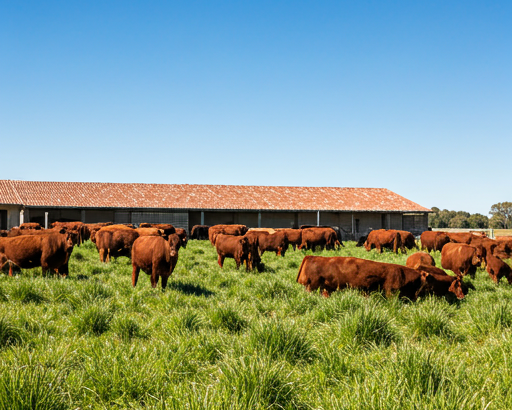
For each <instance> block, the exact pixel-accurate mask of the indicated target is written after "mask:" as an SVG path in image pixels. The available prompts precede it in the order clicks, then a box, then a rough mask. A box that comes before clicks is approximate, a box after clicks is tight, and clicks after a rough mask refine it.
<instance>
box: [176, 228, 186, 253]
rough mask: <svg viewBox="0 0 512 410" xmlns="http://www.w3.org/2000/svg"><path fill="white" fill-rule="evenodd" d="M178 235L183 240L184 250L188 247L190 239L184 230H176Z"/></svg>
mask: <svg viewBox="0 0 512 410" xmlns="http://www.w3.org/2000/svg"><path fill="white" fill-rule="evenodd" d="M176 234H177V235H178V236H179V237H180V239H181V246H182V247H183V248H186V247H187V243H188V239H187V231H186V230H185V229H183V228H176Z"/></svg>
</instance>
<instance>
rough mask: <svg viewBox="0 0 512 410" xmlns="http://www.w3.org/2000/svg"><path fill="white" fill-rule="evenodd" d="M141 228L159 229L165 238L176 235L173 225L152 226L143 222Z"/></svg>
mask: <svg viewBox="0 0 512 410" xmlns="http://www.w3.org/2000/svg"><path fill="white" fill-rule="evenodd" d="M139 228H157V229H161V230H162V231H163V235H162V236H163V237H164V238H168V237H169V235H172V234H173V233H176V229H175V228H174V226H173V225H171V224H152V223H148V222H142V223H140V224H139Z"/></svg>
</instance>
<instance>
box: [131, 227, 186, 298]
mask: <svg viewBox="0 0 512 410" xmlns="http://www.w3.org/2000/svg"><path fill="white" fill-rule="evenodd" d="M175 235H176V234H172V235H171V236H175ZM176 236H177V235H176ZM174 239H175V238H174ZM177 243H178V246H179V238H178V242H177ZM131 258H132V268H133V270H132V286H133V287H135V286H136V285H137V281H138V279H139V272H140V270H141V269H142V270H143V271H144V272H145V273H147V274H148V275H150V281H151V286H152V287H153V288H156V286H157V284H158V280H159V278H162V290H163V289H165V288H166V286H167V280H168V279H169V276H171V274H172V272H173V271H174V268H175V267H176V264H177V263H178V249H177V248H176V242H174V241H173V240H172V238H171V237H170V238H169V240H167V241H166V240H165V239H164V238H163V237H161V236H140V237H138V238H137V239H136V240H135V241H134V242H133V246H132V250H131Z"/></svg>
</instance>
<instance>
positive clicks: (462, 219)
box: [448, 214, 469, 228]
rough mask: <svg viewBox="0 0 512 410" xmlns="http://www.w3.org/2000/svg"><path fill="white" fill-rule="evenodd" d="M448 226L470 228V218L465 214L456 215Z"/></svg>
mask: <svg viewBox="0 0 512 410" xmlns="http://www.w3.org/2000/svg"><path fill="white" fill-rule="evenodd" d="M448 228H469V222H468V218H466V216H465V215H462V214H459V215H455V217H454V218H452V219H450V222H449V223H448Z"/></svg>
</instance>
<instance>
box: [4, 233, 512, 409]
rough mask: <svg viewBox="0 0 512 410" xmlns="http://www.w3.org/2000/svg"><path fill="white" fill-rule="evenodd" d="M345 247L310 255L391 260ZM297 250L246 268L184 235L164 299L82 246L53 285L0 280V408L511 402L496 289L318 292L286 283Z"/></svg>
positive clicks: (511, 346)
mask: <svg viewBox="0 0 512 410" xmlns="http://www.w3.org/2000/svg"><path fill="white" fill-rule="evenodd" d="M346 245H347V246H346V248H343V249H341V250H339V251H324V252H321V253H317V254H321V255H329V256H334V255H340V256H357V257H364V258H367V259H374V260H380V261H384V262H394V263H401V264H405V260H406V258H407V255H399V256H396V255H394V254H392V253H384V254H383V255H378V254H376V253H375V251H372V252H370V253H368V252H366V251H365V250H364V249H362V248H356V247H355V246H354V245H355V243H354V242H349V243H347V244H346ZM310 253H311V252H308V253H307V254H310ZM305 254H306V253H304V252H302V251H296V252H293V251H292V250H290V251H289V253H287V255H286V257H285V258H280V257H276V256H275V255H274V254H268V253H265V254H264V255H263V258H262V259H263V262H264V263H265V265H266V268H265V270H264V272H262V273H256V272H249V273H247V272H245V270H240V271H237V270H236V269H235V264H234V261H233V260H232V259H231V260H229V259H228V260H226V263H225V266H224V269H223V270H222V269H220V267H219V266H218V265H217V262H216V252H215V249H214V248H213V247H212V246H211V245H210V244H209V242H207V241H190V242H189V245H188V247H187V249H182V250H180V255H179V262H178V266H177V268H176V270H175V272H174V274H173V276H172V277H171V278H170V280H169V285H168V288H167V289H166V290H165V291H162V290H161V289H152V288H151V287H150V284H149V277H148V276H147V275H145V274H144V273H142V272H141V277H140V278H139V284H138V285H137V287H136V288H135V289H134V288H132V287H131V264H130V260H129V259H127V258H119V259H118V260H116V261H114V262H112V263H110V264H108V265H105V264H101V263H100V262H99V258H98V254H97V251H96V249H95V247H94V245H93V244H92V243H90V242H88V243H86V244H85V245H83V246H82V247H80V248H75V250H74V251H73V254H72V257H71V260H70V277H69V278H68V279H59V278H57V277H49V278H43V277H41V271H40V269H34V270H31V271H24V272H23V273H22V274H21V275H18V276H16V277H14V278H10V277H7V276H5V275H3V274H2V275H0V410H1V409H11V410H12V409H52V410H55V409H56V410H58V409H116V408H117V409H128V408H133V409H142V408H147V409H185V408H187V409H281V408H283V409H457V410H459V409H510V408H512V389H511V386H512V287H510V286H509V285H508V284H506V281H505V280H503V281H502V282H501V284H500V285H499V286H496V285H495V284H494V283H493V282H492V281H491V280H490V278H489V277H488V275H487V273H486V272H485V271H482V270H479V271H478V272H477V277H476V279H475V280H473V285H474V286H475V290H471V291H470V293H469V294H468V296H467V297H466V298H465V299H464V300H462V301H453V300H450V301H447V300H445V299H443V298H438V297H428V298H424V299H420V300H418V301H417V302H414V303H411V302H408V301H406V300H400V299H398V298H396V297H395V298H391V299H385V298H384V297H383V296H382V295H381V294H379V293H375V294H371V295H369V296H368V295H364V294H362V293H360V292H358V291H354V290H345V291H340V292H335V293H334V294H333V295H332V296H331V297H330V298H323V297H322V296H321V295H319V294H318V293H312V294H309V293H307V292H305V291H304V289H303V287H302V286H301V285H299V284H297V283H296V282H295V280H296V276H297V272H298V268H299V266H300V263H301V261H302V258H303V257H304V255H305ZM439 258H440V254H439V253H437V255H435V259H436V262H437V263H438V265H439ZM466 281H469V278H466Z"/></svg>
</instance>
